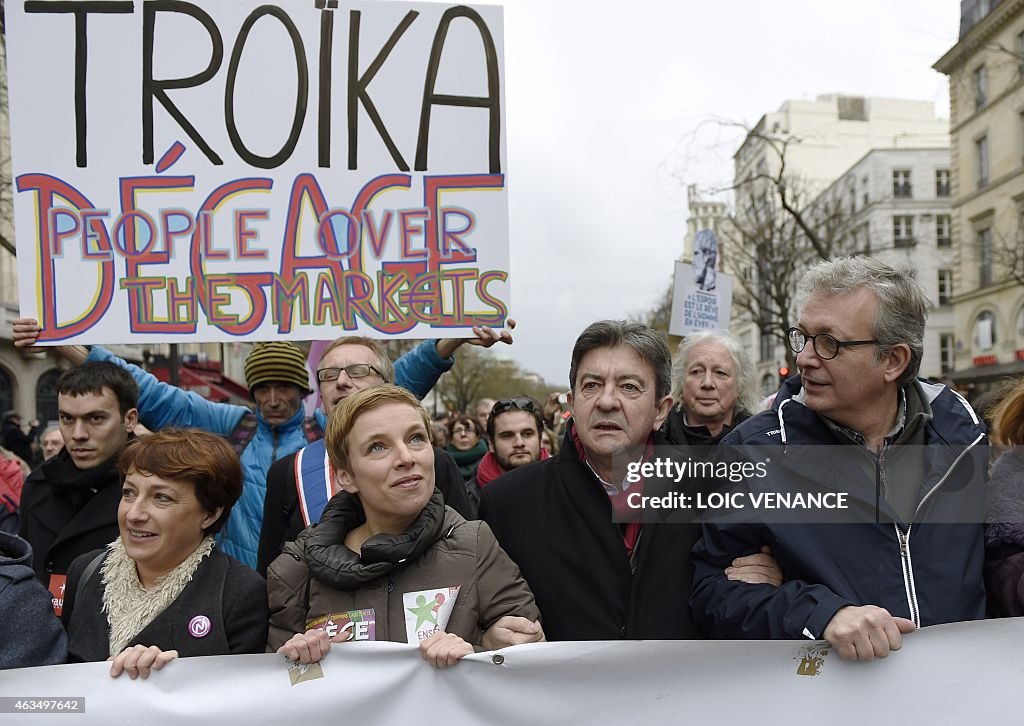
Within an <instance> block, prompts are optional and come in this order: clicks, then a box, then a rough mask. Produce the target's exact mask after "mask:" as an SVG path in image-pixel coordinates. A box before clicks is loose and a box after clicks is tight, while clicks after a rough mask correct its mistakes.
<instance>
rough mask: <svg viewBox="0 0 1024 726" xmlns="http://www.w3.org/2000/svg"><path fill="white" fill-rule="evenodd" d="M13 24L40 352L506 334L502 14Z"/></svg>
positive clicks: (61, 15)
mask: <svg viewBox="0 0 1024 726" xmlns="http://www.w3.org/2000/svg"><path fill="white" fill-rule="evenodd" d="M6 13H7V14H6V20H7V22H8V24H9V27H10V28H11V30H12V32H11V33H9V34H8V37H7V58H8V74H9V92H10V109H11V119H10V122H11V144H12V164H13V169H14V207H15V221H16V229H17V247H18V272H19V280H20V305H21V313H22V314H23V315H26V316H31V317H35V318H37V319H38V320H39V321H40V323H41V325H42V334H41V335H40V338H39V341H40V343H48V342H49V343H54V342H57V341H60V342H72V341H76V340H81V341H83V342H92V341H96V340H103V341H105V342H145V341H148V340H152V339H153V338H154V336H159V340H160V341H161V342H173V341H186V340H187V341H200V340H205V341H218V340H219V341H229V340H230V341H235V340H239V339H274V338H286V339H333V338H335V337H337V335H338V333H339V332H340V331H342V330H344V331H346V332H350V333H357V334H364V335H370V336H373V337H388V336H393V337H414V338H422V337H445V336H458V335H462V334H464V335H466V336H469V335H471V330H470V329H471V327H472V326H473V325H477V324H485V325H494V326H500V325H502V324H503V323H504V320H505V318H506V316H507V315H508V309H509V279H508V269H509V252H508V208H507V181H506V153H505V107H504V67H503V60H502V58H503V53H504V44H503V37H502V34H503V24H502V10H501V8H500V7H497V6H481V7H479V8H474V7H467V6H463V5H458V6H456V5H445V4H419V3H401V2H387V3H383V2H381V3H376V2H365V1H364V2H358V1H357V2H346V3H343V4H339V3H337V2H316V3H314V2H311V1H310V0H276V1H275V2H269V3H268V2H264V1H263V0H218V2H209V3H202V4H200V3H189V2H181V3H178V2H173V3H156V2H142V0H111V1H109V2H103V3H75V2H63V1H61V2H37V1H34V0H27V1H25V2H17V3H13V4H10V5H8V6H7V9H6Z"/></svg>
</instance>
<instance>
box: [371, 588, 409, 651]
mask: <svg viewBox="0 0 1024 726" xmlns="http://www.w3.org/2000/svg"><path fill="white" fill-rule="evenodd" d="M394 589H395V583H394V581H393V580H392V579H391V578H390V577H389V578H388V579H387V585H386V587H385V588H384V627H385V628H387V623H388V621H389V620H390V618H389V617H388V615H389V614H390V613H391V592H392V591H393V590H394ZM402 606H403V607H404V606H405V603H402ZM403 612H404V611H403ZM377 639H378V640H390V639H391V632H390V630H388V632H386V633H384V637H383V638H381V637H380V636H379V635H378V636H377Z"/></svg>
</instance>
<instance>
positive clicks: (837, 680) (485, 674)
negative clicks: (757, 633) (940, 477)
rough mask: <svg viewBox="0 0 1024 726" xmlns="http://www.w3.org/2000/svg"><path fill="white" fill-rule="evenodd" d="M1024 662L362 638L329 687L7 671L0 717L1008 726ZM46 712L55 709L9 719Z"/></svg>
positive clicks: (214, 664) (1017, 634)
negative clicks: (439, 665)
mask: <svg viewBox="0 0 1024 726" xmlns="http://www.w3.org/2000/svg"><path fill="white" fill-rule="evenodd" d="M1022 652H1024V619H1020V618H1017V619H1011V620H990V621H981V622H973V623H959V624H954V625H943V626H935V627H930V628H925V629H923V630H921V631H919V632H916V633H912V634H910V635H908V636H905V640H904V647H903V649H902V650H900V651H898V652H895V653H893V654H891V655H890V656H889V657H888V658H886V659H884V660H878V661H875V662H873V663H857V662H850V661H843V660H841V659H840V658H839V657H838V655H836V654H835V653H834V652H830V651H829V650H828V648H827V647H824V646H823V644H822V643H821V642H813V641H691V642H667V641H648V642H621V641H618V642H595V643H547V644H539V645H528V646H519V647H516V648H510V649H507V650H504V651H501V652H500V653H482V654H477V655H472V656H469V657H468V658H467V659H465V660H464V661H462V662H461V663H459V664H457V665H456V666H454V667H452V668H448V669H445V670H434V669H432V668H431V667H430V666H428V665H427V664H426V663H425V662H424V661H423V660H422V659H421V658H420V657H419V653H418V652H417V651H416V649H414V648H413V647H411V646H408V645H398V644H394V643H350V644H345V645H341V646H338V647H335V648H333V649H332V650H331V652H330V653H329V654H328V657H327V658H326V659H325V660H324V662H323V664H322V672H323V677H322V678H314V679H311V680H301V681H299V682H297V683H296V684H295V685H294V686H293V685H291V680H290V679H289V677H288V673H287V665H286V663H285V661H284V660H283V659H282V657H281V656H277V655H253V656H227V657H219V658H188V659H182V660H178V661H174V662H172V663H170V664H169V665H168V666H166V667H165V668H164V670H162V671H160V672H156V673H153V674H152V675H151V676H150V678H149V679H148V680H146V681H129V680H128V678H127V677H124V676H122V677H120V678H117V679H111V678H110V677H109V676H108V675H107V672H108V669H109V664H107V663H88V664H80V665H70V666H53V667H49V668H28V669H23V670H15V671H0V708H2V709H3V711H4V713H3V715H2V721H3V723H4V724H11V723H28V724H33V726H40V725H42V724H55V725H56V726H67V724H72V723H73V724H76V725H77V726H84V725H86V724H95V725H96V726H108V724H119V723H147V724H174V725H175V726H177V725H179V724H184V723H187V724H189V726H202V725H203V724H210V725H211V726H223V725H224V724H230V723H238V724H245V726H257V724H275V725H276V724H282V723H292V724H302V723H309V724H313V723H333V722H339V723H352V724H401V723H409V724H414V723H421V722H424V721H426V720H429V721H430V722H431V723H443V724H446V726H453V725H455V724H474V725H475V724H480V723H488V724H515V725H516V726H518V725H520V724H525V723H530V724H559V725H561V724H583V723H586V724H610V725H612V726H622V724H640V723H647V724H660V723H664V724H675V723H698V724H699V723H708V724H717V723H739V724H792V723H794V722H795V721H812V720H813V721H816V722H817V721H826V722H827V723H828V724H829V726H843V725H844V724H849V725H850V726H865V724H871V726H879V725H881V724H898V725H899V726H905V724H908V723H958V724H963V723H1003V722H1006V721H1007V720H1008V719H1009V720H1010V721H1012V720H1013V718H1014V716H1015V715H1016V713H1017V712H1018V710H1019V708H1020V705H1019V691H1018V690H1017V689H1018V687H1019V683H1020V680H1021V676H1022V675H1024V659H1022V657H1021V653H1022ZM309 674H310V672H307V675H309ZM83 699H84V713H83V714H81V715H78V716H69V715H68V711H67V708H68V705H67V704H68V702H69V701H77V703H78V704H79V706H80V708H79V710H81V706H82V705H83ZM47 701H50V703H46V702H47ZM19 702H20V703H22V704H23V705H22V708H21V709H20V711H19V709H18V708H17V705H16V704H17V703H19ZM60 702H62V703H64V704H65V705H64V709H65V710H63V711H58V710H57V707H56V706H55V705H53V704H54V703H60ZM39 703H43V704H44V705H46V706H50V707H52V708H53V712H52V713H38V712H32V713H31V714H30V715H23V716H22V717H21V718H18V717H17V716H15V717H13V718H12V717H11V716H9V715H8V714H11V713H13V714H17V713H22V714H26V712H27V710H28V709H34V710H38V708H42V706H37V704H39Z"/></svg>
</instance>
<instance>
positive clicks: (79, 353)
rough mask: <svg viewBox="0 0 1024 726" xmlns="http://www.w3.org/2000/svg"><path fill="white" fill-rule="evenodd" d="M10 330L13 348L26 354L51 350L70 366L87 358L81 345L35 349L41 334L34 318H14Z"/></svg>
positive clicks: (87, 354)
mask: <svg viewBox="0 0 1024 726" xmlns="http://www.w3.org/2000/svg"><path fill="white" fill-rule="evenodd" d="M11 328H12V331H13V336H12V337H13V339H14V347H15V348H21V349H22V350H23V351H24V352H26V353H36V352H43V351H46V350H52V351H53V352H54V353H56V354H57V355H59V356H61V357H63V358H66V359H67V360H68V361H69V362H70V363H71V364H72V365H78V364H79V363H84V362H85V359H86V358H87V357H88V356H89V351H88V350H86V349H85V348H84V347H83V346H81V345H58V346H54V347H53V348H44V347H38V348H37V347H35V345H36V341H37V340H39V333H40V332H41V329H40V327H39V321H38V320H36V319H35V318H15V319H14V320H12V321H11Z"/></svg>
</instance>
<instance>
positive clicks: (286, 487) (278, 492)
mask: <svg viewBox="0 0 1024 726" xmlns="http://www.w3.org/2000/svg"><path fill="white" fill-rule="evenodd" d="M498 340H502V341H504V342H510V341H511V336H510V334H509V333H508V332H507V331H502V332H501V333H498V332H497V331H492V330H491V329H490V328H485V329H482V330H481V332H480V333H479V334H478V337H477V338H476V339H475V341H476V344H478V345H482V346H484V347H489V346H490V345H493V344H494V343H495V342H497V341H498ZM464 342H466V341H464V340H462V339H454V338H446V339H442V340H440V341H438V342H437V345H436V352H437V355H439V356H442V357H443V358H444V359H449V358H450V357H451V356H452V354H453V353H454V352H455V349H456V348H457V347H458V346H459V345H461V344H462V343H464ZM428 344H429V345H430V346H431V347H434V343H433V341H430V342H429V343H428ZM399 360H401V359H399ZM396 367H397V366H396V365H393V364H392V363H391V360H390V359H389V358H388V355H387V353H386V352H385V351H384V349H383V348H382V347H381V346H380V344H379V343H377V342H376V341H375V340H371V339H370V338H364V337H362V336H346V337H342V338H338V339H337V340H335V341H334V342H332V343H331V344H330V345H329V346H327V348H325V349H324V352H323V353H322V354H321V356H320V362H319V363H318V364H317V370H316V377H317V386H318V388H319V391H320V402H321V408H320V409H318V410H317V411H316V416H317V421H318V422H319V423H320V424H321V430H322V428H323V427H326V424H327V417H328V416H330V414H331V412H332V411H333V410H334V409H335V408H336V407H337V406H338V404H340V403H341V402H342V401H344V400H345V399H346V398H348V397H349V396H351V395H352V394H353V393H355V392H356V391H361V390H363V389H364V388H371V387H373V386H379V385H381V384H383V383H394V382H395V380H396ZM419 370H420V371H421V373H420V375H421V378H420V379H419V380H416V381H415V382H416V383H417V384H418V387H419V389H418V390H413V393H416V394H417V395H422V394H423V393H426V392H427V391H429V390H430V388H431V387H432V386H433V384H434V382H435V381H436V380H437V378H438V377H439V376H440V375H441V371H437V372H436V374H434V375H428V374H429V373H430V369H429V368H428V367H427V366H420V367H419ZM435 370H436V367H435ZM413 380H414V378H413V377H412V376H410V375H408V373H406V374H405V375H403V376H401V377H400V378H399V379H398V382H399V384H400V385H403V386H404V387H406V388H409V389H410V390H412V389H413V386H412V385H411V383H412V381H413ZM434 477H435V482H436V485H437V488H438V489H440V490H441V493H442V494H443V495H444V499H445V503H446V504H447V505H449V506H450V507H452V509H454V510H455V511H457V512H458V513H459V514H461V515H462V516H463V517H465V518H466V519H475V518H476V506H475V505H474V504H473V503H472V502H471V501H470V500H469V495H468V494H467V493H466V489H465V483H464V481H463V479H462V475H461V474H460V473H459V470H458V467H457V466H456V465H455V462H454V461H453V460H452V458H451V456H449V455H448V454H447V453H446V452H444V451H443V450H442V449H439V448H436V447H435V449H434ZM333 493H334V483H333V477H332V476H331V472H330V465H329V462H328V460H327V451H326V449H325V448H324V441H323V439H319V440H317V441H314V442H313V443H311V444H310V445H309V446H306V447H305V448H304V449H301V450H300V451H298V452H296V453H293V454H290V455H289V456H285V457H282V458H281V459H279V460H278V461H276V462H275V463H274V464H273V466H271V467H270V471H269V472H268V473H267V496H266V499H265V500H264V505H263V526H262V528H261V530H260V541H259V553H258V557H257V562H256V569H257V570H259V571H260V572H261V573H265V572H266V571H267V567H268V566H269V565H270V563H271V562H272V561H273V560H274V558H275V557H277V556H278V555H279V554H280V553H281V550H282V549H283V548H284V543H285V542H288V541H291V540H293V539H295V537H296V536H297V535H298V533H299V532H301V531H302V530H303V529H304V528H305V527H307V526H309V525H310V524H313V523H315V522H317V521H319V519H320V513H321V512H322V511H323V508H324V506H325V505H326V504H327V500H328V499H330V498H331V496H332V495H333Z"/></svg>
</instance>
